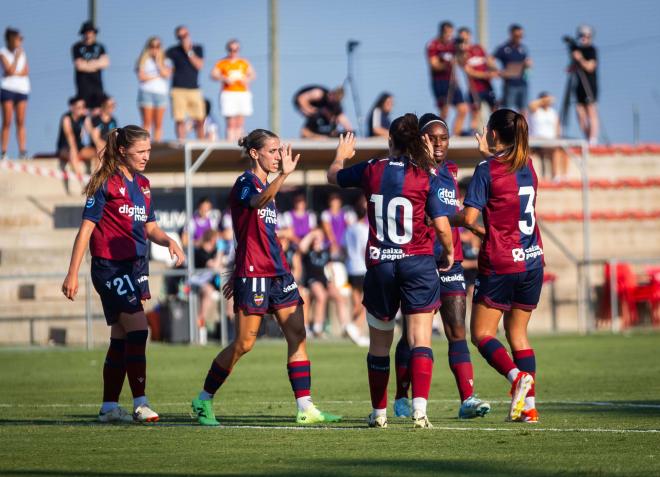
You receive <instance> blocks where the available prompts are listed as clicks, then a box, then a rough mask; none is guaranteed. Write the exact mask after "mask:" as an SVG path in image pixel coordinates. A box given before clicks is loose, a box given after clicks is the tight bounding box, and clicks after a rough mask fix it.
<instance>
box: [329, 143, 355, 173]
mask: <svg viewBox="0 0 660 477" xmlns="http://www.w3.org/2000/svg"><path fill="white" fill-rule="evenodd" d="M354 156H355V134H353V133H352V132H349V133H346V134H340V135H339V144H338V145H337V150H336V152H335V159H334V161H332V164H330V167H329V168H328V182H329V183H330V184H335V185H337V173H339V171H341V170H342V169H343V168H344V161H345V160H346V159H353V157H354Z"/></svg>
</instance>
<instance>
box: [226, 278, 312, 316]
mask: <svg viewBox="0 0 660 477" xmlns="http://www.w3.org/2000/svg"><path fill="white" fill-rule="evenodd" d="M303 303H304V302H303V300H302V298H300V293H299V292H298V284H297V283H296V281H295V280H294V279H293V275H291V274H290V273H287V274H286V275H280V276H278V277H256V278H251V277H247V278H243V277H239V278H234V312H235V313H238V310H242V311H243V313H245V314H246V315H265V314H266V313H274V312H275V311H277V310H281V309H282V308H289V307H292V306H298V305H302V304H303Z"/></svg>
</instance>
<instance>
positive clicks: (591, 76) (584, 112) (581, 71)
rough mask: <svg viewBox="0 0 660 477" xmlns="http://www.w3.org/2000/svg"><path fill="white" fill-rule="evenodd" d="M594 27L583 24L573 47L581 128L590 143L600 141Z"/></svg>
mask: <svg viewBox="0 0 660 477" xmlns="http://www.w3.org/2000/svg"><path fill="white" fill-rule="evenodd" d="M592 39H593V29H592V28H591V27H590V26H588V25H581V26H580V27H579V28H578V31H577V44H576V45H575V47H574V48H572V51H571V55H572V57H573V69H574V71H575V73H576V76H577V79H578V80H577V82H576V83H577V84H576V87H575V96H576V99H577V104H576V105H575V110H576V112H577V116H578V121H579V123H580V129H582V133H583V134H584V137H586V138H587V139H588V140H589V144H596V143H597V142H598V132H599V126H600V124H599V120H598V78H597V71H598V58H597V54H596V48H595V47H594V46H593V44H592Z"/></svg>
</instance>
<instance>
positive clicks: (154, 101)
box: [135, 36, 172, 142]
mask: <svg viewBox="0 0 660 477" xmlns="http://www.w3.org/2000/svg"><path fill="white" fill-rule="evenodd" d="M135 71H136V73H137V76H138V80H139V82H140V85H139V87H138V107H139V108H140V115H141V116H142V127H143V128H144V129H146V130H147V131H149V132H150V133H151V132H152V131H153V133H152V137H153V139H154V141H156V142H160V141H161V140H162V139H163V116H164V115H165V108H166V107H167V93H168V92H169V85H168V84H167V80H168V78H169V77H170V76H172V63H171V61H170V60H169V59H168V58H167V57H166V56H165V51H164V50H163V44H162V42H161V40H160V38H158V37H157V36H152V37H150V38H149V39H148V40H147V43H146V44H145V45H144V48H143V49H142V53H140V57H139V58H138V61H137V65H136V67H135Z"/></svg>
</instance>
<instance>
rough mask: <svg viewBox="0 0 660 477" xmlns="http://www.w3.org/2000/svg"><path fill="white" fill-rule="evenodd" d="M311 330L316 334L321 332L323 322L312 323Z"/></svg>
mask: <svg viewBox="0 0 660 477" xmlns="http://www.w3.org/2000/svg"><path fill="white" fill-rule="evenodd" d="M312 330H313V331H314V333H316V334H317V335H319V334H321V333H323V323H314V325H313V326H312Z"/></svg>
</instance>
